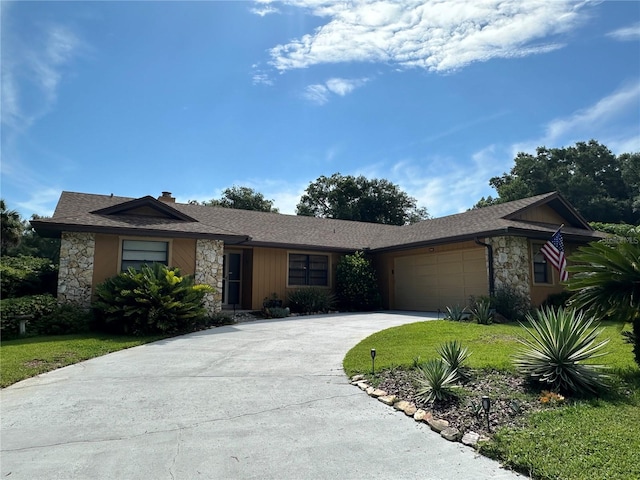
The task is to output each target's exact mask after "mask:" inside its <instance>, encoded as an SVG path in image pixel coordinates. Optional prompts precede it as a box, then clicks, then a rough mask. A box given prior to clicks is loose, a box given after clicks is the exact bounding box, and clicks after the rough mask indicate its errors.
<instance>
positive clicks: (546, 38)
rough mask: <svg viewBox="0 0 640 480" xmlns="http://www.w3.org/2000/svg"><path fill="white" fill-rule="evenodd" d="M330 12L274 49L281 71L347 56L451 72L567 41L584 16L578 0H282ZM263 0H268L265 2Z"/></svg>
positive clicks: (273, 62)
mask: <svg viewBox="0 0 640 480" xmlns="http://www.w3.org/2000/svg"><path fill="white" fill-rule="evenodd" d="M282 3H283V4H287V5H290V6H294V7H300V8H304V9H306V10H307V11H309V12H310V13H311V14H312V15H315V16H318V17H322V18H327V22H326V23H325V24H324V25H322V26H320V27H318V28H317V29H315V31H314V32H313V33H310V34H306V35H303V36H302V37H300V38H297V39H294V40H292V41H291V42H289V43H286V44H281V45H277V46H275V47H273V48H272V49H271V50H270V55H271V62H270V63H271V65H272V66H273V67H274V68H275V69H277V70H278V71H280V72H284V71H287V70H291V69H299V68H307V67H309V66H313V65H320V64H327V63H342V62H378V63H380V62H381V63H388V64H391V65H395V66H397V67H400V68H411V67H417V68H424V69H426V70H429V71H436V72H448V71H452V70H456V69H459V68H462V67H464V66H466V65H469V64H470V63H473V62H481V61H487V60H490V59H492V58H510V57H522V56H527V55H532V54H538V53H545V52H549V51H551V50H555V49H558V48H561V47H562V46H563V43H562V39H561V38H560V37H559V34H562V33H565V32H568V31H570V30H572V29H573V28H575V27H576V26H577V25H579V24H580V23H581V22H582V20H583V18H584V17H583V15H582V14H581V8H582V7H583V5H584V4H585V3H588V2H580V3H576V2H575V1H572V0H562V1H554V2H548V1H545V0H531V1H527V2H522V1H519V0H507V1H503V0H477V1H474V2H468V1H462V0H447V1H443V0H428V1H424V0H362V1H346V2H335V1H323V0H315V1H303V0H285V1H283V2H282ZM262 5H264V2H262Z"/></svg>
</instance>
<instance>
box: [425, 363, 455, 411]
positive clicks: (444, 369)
mask: <svg viewBox="0 0 640 480" xmlns="http://www.w3.org/2000/svg"><path fill="white" fill-rule="evenodd" d="M457 379H458V374H457V372H456V371H453V372H452V371H450V370H449V366H448V365H447V364H446V363H445V362H444V361H443V360H442V359H441V358H432V359H430V360H427V361H426V362H425V363H423V364H422V365H420V367H418V369H417V371H416V382H417V384H418V390H417V392H416V394H417V395H418V396H419V397H421V398H422V399H424V400H425V401H426V402H431V401H442V400H446V399H448V398H450V397H452V396H456V395H457V393H458V389H459V387H457V386H456V385H455V382H456V380H457Z"/></svg>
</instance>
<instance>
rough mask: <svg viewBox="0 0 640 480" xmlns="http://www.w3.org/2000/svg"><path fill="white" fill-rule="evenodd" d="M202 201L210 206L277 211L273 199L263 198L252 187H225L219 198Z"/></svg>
mask: <svg viewBox="0 0 640 480" xmlns="http://www.w3.org/2000/svg"><path fill="white" fill-rule="evenodd" d="M202 203H203V205H209V206H212V207H225V208H236V209H239V210H256V211H258V212H273V213H278V209H277V208H275V207H274V206H273V200H267V199H265V198H264V195H262V194H261V193H259V192H256V191H255V190H254V189H253V188H249V187H237V186H235V185H234V186H233V187H230V188H227V189H225V190H224V191H223V192H222V197H220V199H212V200H209V201H205V202H202Z"/></svg>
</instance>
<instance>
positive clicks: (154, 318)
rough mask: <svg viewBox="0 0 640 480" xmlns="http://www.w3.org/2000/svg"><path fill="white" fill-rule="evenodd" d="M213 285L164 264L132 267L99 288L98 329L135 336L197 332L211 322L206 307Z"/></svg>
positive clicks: (97, 290) (97, 295)
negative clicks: (198, 280) (201, 283)
mask: <svg viewBox="0 0 640 480" xmlns="http://www.w3.org/2000/svg"><path fill="white" fill-rule="evenodd" d="M212 291H213V289H212V287H210V286H209V285H197V284H195V283H194V279H193V277H191V276H181V275H180V271H179V269H177V268H168V267H166V266H164V265H161V264H157V263H156V264H153V265H152V266H148V265H143V266H142V267H141V269H140V270H139V271H137V270H135V269H133V268H130V269H129V270H128V271H126V272H122V273H120V274H119V275H116V276H115V277H112V278H110V279H108V280H106V281H105V282H104V283H102V284H100V285H98V286H97V287H96V297H97V300H96V301H95V302H94V304H93V309H94V312H95V315H96V319H97V321H98V326H99V327H100V328H103V329H105V330H107V331H109V332H114V333H125V334H134V335H148V334H155V333H162V334H174V333H178V332H184V331H193V330H196V329H197V328H199V327H202V326H205V325H206V323H207V319H206V315H207V312H206V310H205V308H204V307H203V300H204V296H205V294H206V293H209V292H212Z"/></svg>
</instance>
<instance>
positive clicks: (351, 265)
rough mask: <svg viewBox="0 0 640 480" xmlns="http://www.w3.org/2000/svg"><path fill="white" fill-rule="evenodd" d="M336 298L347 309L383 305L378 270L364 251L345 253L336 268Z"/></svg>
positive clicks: (362, 308)
mask: <svg viewBox="0 0 640 480" xmlns="http://www.w3.org/2000/svg"><path fill="white" fill-rule="evenodd" d="M336 298H337V301H338V305H339V307H340V308H341V309H343V310H347V311H368V310H376V309H379V308H380V307H381V306H382V296H381V295H380V291H379V288H378V281H377V279H376V272H375V270H374V268H373V266H372V265H371V261H370V260H369V259H368V258H367V257H365V255H364V253H363V252H356V253H354V254H353V255H345V256H344V257H342V258H341V259H340V261H339V262H338V267H337V269H336Z"/></svg>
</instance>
